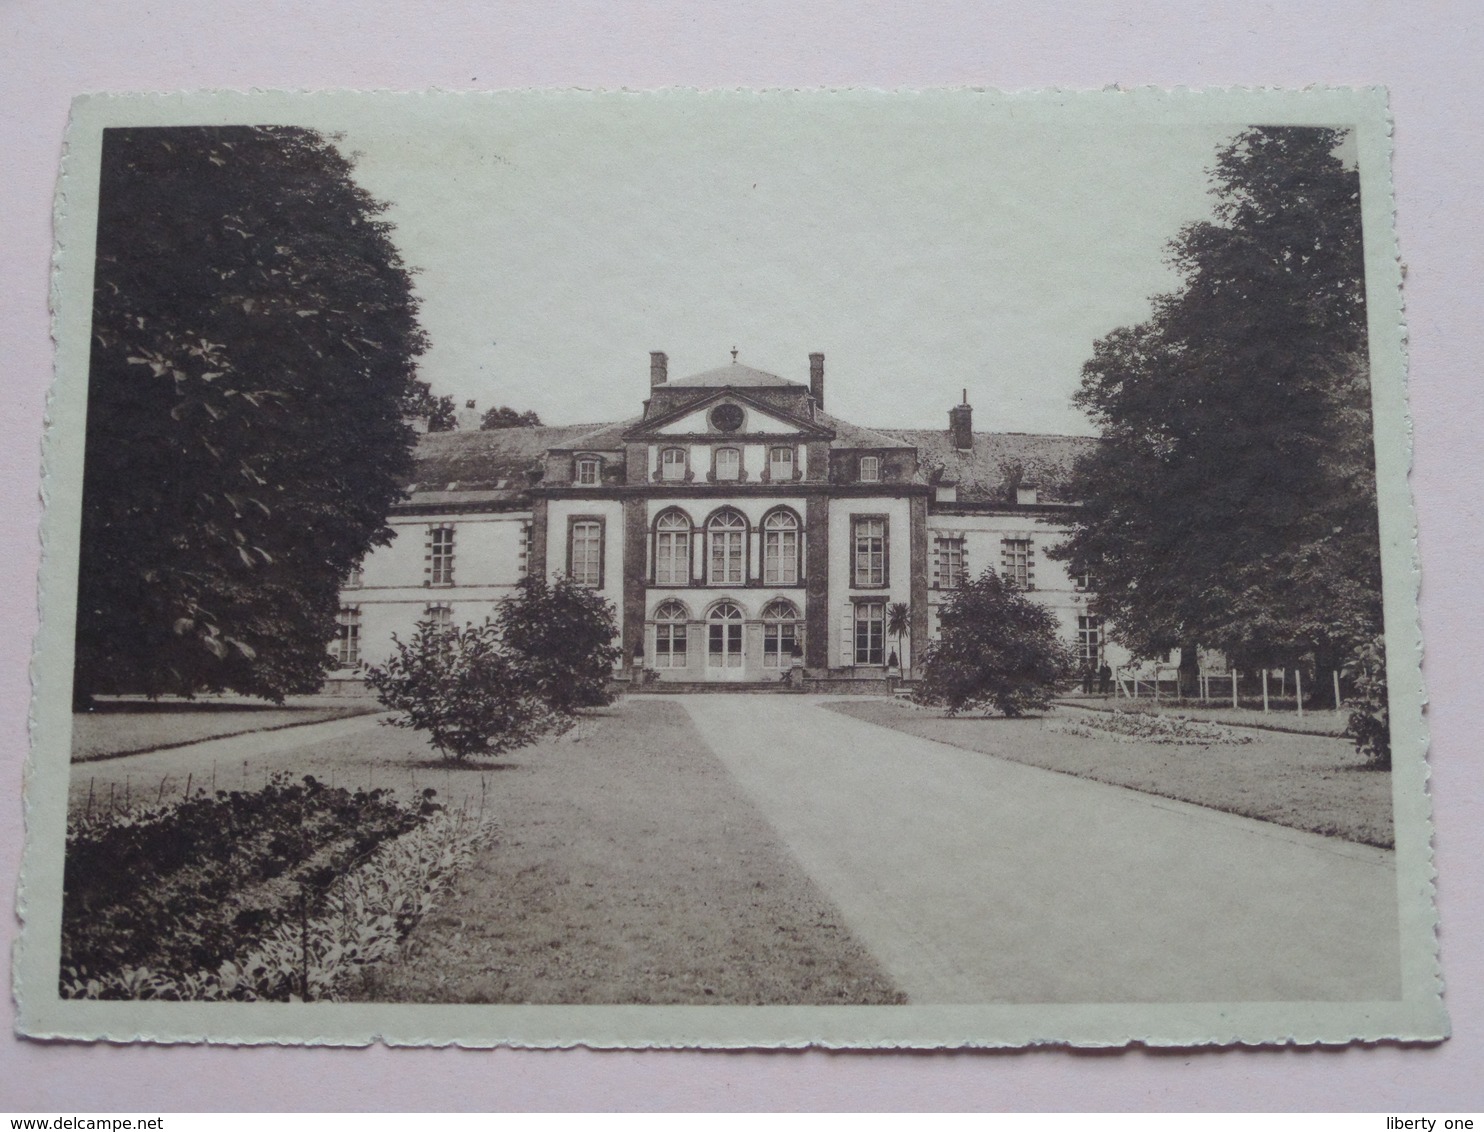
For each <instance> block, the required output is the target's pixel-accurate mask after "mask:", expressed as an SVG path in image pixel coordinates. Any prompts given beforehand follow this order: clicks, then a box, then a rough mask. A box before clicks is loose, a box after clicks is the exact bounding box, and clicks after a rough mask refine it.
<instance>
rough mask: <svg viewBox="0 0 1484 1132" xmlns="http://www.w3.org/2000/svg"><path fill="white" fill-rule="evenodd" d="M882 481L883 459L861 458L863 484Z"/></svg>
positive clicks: (875, 457) (873, 457) (874, 457)
mask: <svg viewBox="0 0 1484 1132" xmlns="http://www.w3.org/2000/svg"><path fill="white" fill-rule="evenodd" d="M880 479H881V459H880V458H879V457H877V456H862V457H861V483H876V482H878V481H879V480H880Z"/></svg>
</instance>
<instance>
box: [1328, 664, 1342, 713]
mask: <svg viewBox="0 0 1484 1132" xmlns="http://www.w3.org/2000/svg"><path fill="white" fill-rule="evenodd" d="M1330 675H1331V676H1333V677H1334V678H1335V711H1339V710H1341V709H1340V670H1339V669H1338V668H1336V669H1335V670H1334V671H1333V672H1332V673H1330Z"/></svg>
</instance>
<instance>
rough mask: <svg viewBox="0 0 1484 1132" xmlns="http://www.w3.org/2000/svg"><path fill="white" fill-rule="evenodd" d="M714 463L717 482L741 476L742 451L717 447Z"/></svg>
mask: <svg viewBox="0 0 1484 1132" xmlns="http://www.w3.org/2000/svg"><path fill="white" fill-rule="evenodd" d="M715 461H716V462H715V463H714V464H713V465H712V467H713V468H714V469H715V471H716V479H717V482H720V481H722V480H735V479H741V478H742V453H741V452H740V451H739V450H738V449H736V448H718V449H717V450H716V456H715Z"/></svg>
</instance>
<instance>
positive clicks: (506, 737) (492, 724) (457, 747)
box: [366, 621, 560, 761]
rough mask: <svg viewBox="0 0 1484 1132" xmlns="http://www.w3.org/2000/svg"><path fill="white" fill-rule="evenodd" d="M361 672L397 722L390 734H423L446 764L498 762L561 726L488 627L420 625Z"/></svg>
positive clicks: (392, 722)
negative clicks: (477, 759) (493, 758)
mask: <svg viewBox="0 0 1484 1132" xmlns="http://www.w3.org/2000/svg"><path fill="white" fill-rule="evenodd" d="M392 644H393V645H394V646H395V647H396V652H395V653H393V654H392V656H391V657H390V658H389V659H388V660H387V662H386V664H384V665H373V666H372V667H371V668H369V669H367V671H366V683H367V684H368V685H370V687H371V688H373V689H374V690H375V692H376V695H377V698H378V699H379V700H380V701H381V702H382V703H383V704H385V705H386V706H387V707H389V708H391V709H392V710H393V711H396V712H399V713H400V714H399V715H397V716H395V717H394V718H392V719H389V720H387V723H389V724H390V725H391V726H393V727H406V728H410V729H412V730H415V731H426V732H427V733H428V740H429V742H431V743H432V744H433V746H434V747H436V748H437V749H438V750H439V751H441V752H442V753H443V756H444V757H445V758H447V759H450V760H454V761H459V760H463V759H467V758H469V757H470V756H471V755H497V754H501V753H502V752H504V751H508V750H512V749H514V748H516V747H523V746H525V745H526V744H527V743H532V742H534V741H535V740H536V739H538V738H540V737H541V736H542V735H543V734H545V733H546V732H547V731H550V730H551V729H552V728H553V727H555V726H557V724H558V723H559V722H560V721H559V720H558V719H557V718H556V716H555V715H554V714H553V713H552V711H551V710H550V709H549V708H548V707H547V705H546V703H545V702H544V701H543V700H542V699H541V698H540V697H539V696H538V695H536V693H535V691H534V690H533V688H532V687H531V682H530V680H529V679H528V678H527V677H526V676H525V675H524V674H523V673H522V672H521V670H520V667H519V665H518V664H517V663H516V661H515V660H514V659H513V658H512V657H511V656H510V654H509V652H508V651H507V650H506V648H505V646H504V644H503V642H502V641H501V639H500V630H499V628H498V626H496V625H494V624H492V623H491V622H488V621H486V622H485V623H484V624H483V625H468V626H465V627H464V628H462V629H460V628H457V627H452V626H438V625H434V624H433V623H432V622H430V621H424V622H422V623H420V624H419V625H418V627H417V631H416V632H415V633H413V635H412V640H410V641H405V642H404V641H402V640H401V639H399V638H398V637H395V636H394V637H393V638H392Z"/></svg>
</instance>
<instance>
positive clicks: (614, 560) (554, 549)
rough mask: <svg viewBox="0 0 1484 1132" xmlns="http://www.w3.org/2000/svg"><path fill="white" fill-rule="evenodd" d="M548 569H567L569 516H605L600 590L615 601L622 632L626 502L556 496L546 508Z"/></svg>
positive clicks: (616, 621) (603, 518)
mask: <svg viewBox="0 0 1484 1132" xmlns="http://www.w3.org/2000/svg"><path fill="white" fill-rule="evenodd" d="M546 514H547V522H546V569H547V571H548V572H549V573H553V574H555V573H562V572H565V571H566V569H567V520H568V519H571V518H573V517H575V516H579V515H580V516H584V517H593V518H601V519H602V520H603V585H602V586H601V587H600V588H599V590H598V593H599V594H601V595H602V596H603V597H604V598H606V599H607V600H608V601H610V602H612V603H613V610H614V621H615V623H616V624H617V626H618V631H619V634H620V636H622V634H623V554H624V538H623V504H622V503H621V502H620V501H619V500H617V499H553V500H552V501H551V503H550V504H549V505H548V508H547V513H546Z"/></svg>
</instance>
